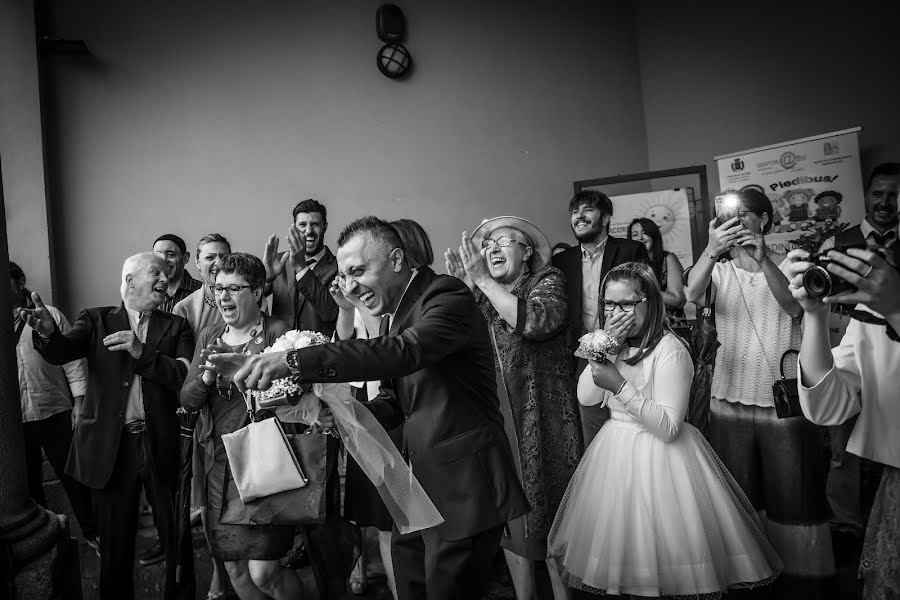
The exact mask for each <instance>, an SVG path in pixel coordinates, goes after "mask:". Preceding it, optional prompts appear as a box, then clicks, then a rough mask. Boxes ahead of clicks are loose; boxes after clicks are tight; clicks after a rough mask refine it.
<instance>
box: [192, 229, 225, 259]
mask: <svg viewBox="0 0 900 600" xmlns="http://www.w3.org/2000/svg"><path fill="white" fill-rule="evenodd" d="M217 242H218V243H220V244H225V245H226V246H228V251H229V252H231V243H230V242H229V241H228V240H227V239H225V236H224V235H222V234H221V233H210V234H207V235H204V236H203V237H202V238H200V241H199V242H197V258H200V248H202V247H203V246H205V245H206V244H213V243H217Z"/></svg>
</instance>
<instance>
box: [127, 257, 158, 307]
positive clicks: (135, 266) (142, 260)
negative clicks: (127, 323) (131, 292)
mask: <svg viewBox="0 0 900 600" xmlns="http://www.w3.org/2000/svg"><path fill="white" fill-rule="evenodd" d="M154 262H155V263H159V266H160V268H161V269H162V270H163V271H165V270H166V263H165V261H164V260H163V259H161V258H160V257H159V256H157V255H156V254H154V253H153V252H139V253H138V254H135V255H133V256H129V257H128V258H126V259H125V263H124V264H123V265H122V287H120V288H119V293H120V294H121V295H122V300H124V299H125V290H127V289H128V276H129V275H134V274H135V273H137V272H138V271H140V270H141V267H143V266H144V265H149V264H150V263H154Z"/></svg>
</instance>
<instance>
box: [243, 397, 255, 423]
mask: <svg viewBox="0 0 900 600" xmlns="http://www.w3.org/2000/svg"><path fill="white" fill-rule="evenodd" d="M242 395H243V396H244V403H245V404H246V405H247V414H248V415H250V422H251V423H256V402H255V401H254V399H253V390H249V389H248V390H247V391H246V392H244V393H243V394H242Z"/></svg>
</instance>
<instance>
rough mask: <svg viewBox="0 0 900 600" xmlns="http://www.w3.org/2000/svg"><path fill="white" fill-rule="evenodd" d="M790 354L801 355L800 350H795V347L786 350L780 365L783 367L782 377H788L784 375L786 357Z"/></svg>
mask: <svg viewBox="0 0 900 600" xmlns="http://www.w3.org/2000/svg"><path fill="white" fill-rule="evenodd" d="M788 354H796V355H797V356H800V351H799V350H794V349H793V348H788V349H787V350H785V351H784V354H782V355H781V363H780V364H779V365H778V366H779V368H780V369H781V378H782V379H787V378H786V377H785V376H784V359H785V358H787V357H788Z"/></svg>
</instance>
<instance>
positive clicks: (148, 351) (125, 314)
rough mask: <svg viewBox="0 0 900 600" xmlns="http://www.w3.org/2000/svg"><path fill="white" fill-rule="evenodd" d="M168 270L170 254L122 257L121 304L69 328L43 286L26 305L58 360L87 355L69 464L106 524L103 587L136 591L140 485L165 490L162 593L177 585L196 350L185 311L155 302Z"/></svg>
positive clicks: (113, 594)
mask: <svg viewBox="0 0 900 600" xmlns="http://www.w3.org/2000/svg"><path fill="white" fill-rule="evenodd" d="M167 284H168V277H167V276H166V264H165V262H164V261H163V259H162V258H160V257H158V256H156V255H155V254H153V253H151V252H144V253H141V254H136V255H134V256H132V257H130V258H128V259H127V260H126V261H125V264H124V265H123V266H122V286H121V295H122V304H120V305H119V306H104V307H98V308H88V309H85V310H83V311H82V312H81V315H79V317H78V320H77V321H75V324H74V325H73V326H72V329H71V330H69V331H68V332H67V333H62V332H61V331H60V329H59V327H58V326H57V324H56V321H55V320H54V319H53V316H52V314H51V313H50V310H49V309H48V308H47V307H46V306H44V303H43V302H42V301H41V298H40V296H39V295H38V294H37V293H33V294H32V296H31V297H32V301H33V302H34V307H32V308H22V309H20V310H19V314H20V316H21V318H23V319H24V320H25V322H26V323H27V324H28V326H29V327H31V328H32V329H33V330H34V332H33V333H32V341H33V343H34V348H35V350H37V351H38V352H39V353H40V354H41V355H42V356H43V357H44V359H45V360H46V361H47V362H49V363H51V364H55V365H62V364H65V363H68V362H70V361H73V360H78V359H80V358H86V359H87V362H88V372H89V378H88V386H87V391H86V394H85V398H84V403H83V406H82V409H81V414H80V415H79V418H78V422H77V423H76V426H75V435H74V439H73V440H72V448H71V450H70V452H69V460H68V463H67V465H66V473H67V474H68V475H70V476H71V477H73V478H74V479H76V480H77V481H80V482H81V483H83V484H85V485H86V486H88V487H90V488H91V490H92V495H93V501H94V510H95V515H96V519H97V525H98V529H99V534H100V597H101V598H104V599H109V600H129V599H131V598H134V581H133V573H134V549H135V535H136V533H137V526H138V502H139V497H140V491H141V486H145V487H147V488H148V489H152V490H153V495H154V497H155V498H157V499H158V500H159V502H158V503H157V506H156V512H155V514H154V516H155V517H156V523H157V526H158V528H159V532H160V534H161V538H162V539H161V541H162V543H163V547H164V548H165V551H166V561H167V568H166V583H165V594H164V597H165V598H167V599H171V598H174V597H175V593H176V577H175V568H176V566H178V565H177V564H176V563H177V558H176V539H175V538H176V535H175V511H174V505H175V490H176V487H177V474H178V447H179V424H178V419H177V417H176V415H175V411H176V410H177V409H178V407H179V402H178V392H179V390H180V389H181V386H182V384H183V383H184V378H185V376H186V375H187V370H188V366H189V365H190V360H191V358H192V357H193V354H194V336H193V335H192V334H191V329H190V326H189V325H188V322H187V321H185V320H184V319H182V318H181V317H178V316H175V315H170V314H168V313H165V312H163V311H161V310H157V308H158V307H159V305H160V304H161V303H162V302H163V300H164V299H165V297H166V291H167ZM181 568H182V572H183V573H184V574H186V575H187V576H186V578H185V579H186V581H182V583H180V584H178V587H179V589H178V593H179V597H184V598H188V597H189V598H193V597H194V589H193V588H194V578H193V572H194V570H193V568H194V565H193V558H192V556H191V555H190V553H188V554H187V556H184V557H182V565H181Z"/></svg>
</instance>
